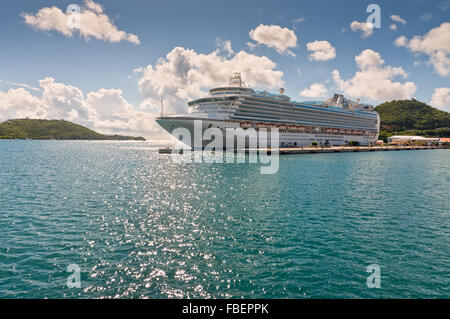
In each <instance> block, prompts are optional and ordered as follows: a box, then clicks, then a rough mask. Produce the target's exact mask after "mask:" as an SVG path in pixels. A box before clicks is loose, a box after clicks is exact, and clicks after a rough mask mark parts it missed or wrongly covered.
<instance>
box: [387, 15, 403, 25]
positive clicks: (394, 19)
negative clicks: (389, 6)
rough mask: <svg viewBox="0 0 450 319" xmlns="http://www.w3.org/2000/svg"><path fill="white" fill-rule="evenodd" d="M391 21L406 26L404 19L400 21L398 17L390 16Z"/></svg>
mask: <svg viewBox="0 0 450 319" xmlns="http://www.w3.org/2000/svg"><path fill="white" fill-rule="evenodd" d="M391 19H392V21H395V22H398V23H401V24H403V25H405V24H406V20H405V19H402V18H401V17H400V16H399V15H396V14H393V15H391Z"/></svg>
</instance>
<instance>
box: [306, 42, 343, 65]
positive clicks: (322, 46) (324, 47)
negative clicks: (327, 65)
mask: <svg viewBox="0 0 450 319" xmlns="http://www.w3.org/2000/svg"><path fill="white" fill-rule="evenodd" d="M306 48H307V50H308V51H311V52H312V53H311V54H310V55H309V59H310V60H312V61H328V60H332V59H334V58H335V57H336V50H335V48H334V47H333V46H332V45H331V44H330V42H328V41H314V42H308V43H307V44H306Z"/></svg>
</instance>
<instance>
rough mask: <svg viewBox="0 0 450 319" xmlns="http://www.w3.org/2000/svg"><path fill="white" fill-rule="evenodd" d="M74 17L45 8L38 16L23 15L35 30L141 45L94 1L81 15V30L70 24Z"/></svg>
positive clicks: (135, 37) (84, 8)
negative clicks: (115, 23)
mask: <svg viewBox="0 0 450 319" xmlns="http://www.w3.org/2000/svg"><path fill="white" fill-rule="evenodd" d="M72 15H74V13H64V12H63V11H62V10H61V9H59V8H57V7H44V8H42V9H40V10H39V11H38V12H37V13H36V14H32V13H22V17H23V18H24V21H25V23H26V24H28V25H30V26H32V27H33V28H34V29H35V30H41V31H57V32H60V33H62V34H63V35H65V36H67V37H72V36H73V35H74V34H76V33H79V34H80V35H81V36H82V37H83V38H84V39H85V40H89V39H91V38H95V39H99V40H103V41H109V42H121V41H128V42H131V43H134V44H140V40H139V38H138V36H137V35H135V34H132V33H126V32H125V31H121V30H119V29H117V26H115V25H114V22H113V21H112V20H111V19H110V18H109V17H108V16H107V15H106V14H105V13H104V12H103V7H102V6H101V5H99V4H97V3H95V2H93V1H92V0H86V1H85V4H84V7H83V8H82V10H81V13H80V22H79V28H78V27H75V28H74V27H72V25H71V24H70V23H68V21H73V20H69V18H71V19H72V18H73V16H72Z"/></svg>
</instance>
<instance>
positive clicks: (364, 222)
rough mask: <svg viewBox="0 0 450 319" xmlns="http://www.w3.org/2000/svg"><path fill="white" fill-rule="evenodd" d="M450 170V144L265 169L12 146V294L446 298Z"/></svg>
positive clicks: (0, 215) (88, 145)
mask: <svg viewBox="0 0 450 319" xmlns="http://www.w3.org/2000/svg"><path fill="white" fill-rule="evenodd" d="M449 172H450V151H448V150H429V151H403V152H374V153H349V154H310V155H290V156H283V157H281V158H280V169H279V172H278V174H276V175H261V174H260V166H259V165H258V164H175V163H172V161H171V157H170V156H168V155H160V154H158V153H157V152H155V145H153V144H152V143H136V142H120V143H117V142H72V141H70V142H62V141H0V189H1V195H0V243H1V244H0V298H7V297H10V298H11V297H14V298H25V297H26V298H44V297H47V298H65V297H89V298H91V297H95V298H111V297H122V298H129V297H133V298H137V297H147V298H168V297H169V298H203V297H207V298H241V297H246V298H355V297H358V298H397V297H398V298H411V297H419V298H422V297H430V298H448V297H449V296H450V291H449V287H450V271H449V270H450V200H449V189H450V174H449ZM70 264H77V265H79V267H80V268H81V288H80V289H77V288H72V289H69V288H68V287H67V286H66V279H67V277H68V276H69V275H70V273H68V272H67V266H68V265H70ZM370 264H378V265H379V266H380V268H381V288H379V289H369V288H368V287H367V285H366V278H367V276H369V275H370V274H369V273H367V272H366V267H367V266H368V265H370Z"/></svg>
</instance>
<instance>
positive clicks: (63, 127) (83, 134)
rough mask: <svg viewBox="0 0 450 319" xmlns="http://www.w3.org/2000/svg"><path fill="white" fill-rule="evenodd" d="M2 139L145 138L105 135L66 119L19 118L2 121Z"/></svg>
mask: <svg viewBox="0 0 450 319" xmlns="http://www.w3.org/2000/svg"><path fill="white" fill-rule="evenodd" d="M0 139H35V140H50V139H55V140H142V141H143V140H145V139H144V138H143V137H133V136H121V135H104V134H100V133H97V132H95V131H93V130H90V129H88V128H86V127H84V126H81V125H78V124H75V123H72V122H68V121H64V120H33V119H17V120H9V121H6V122H3V123H0Z"/></svg>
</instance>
